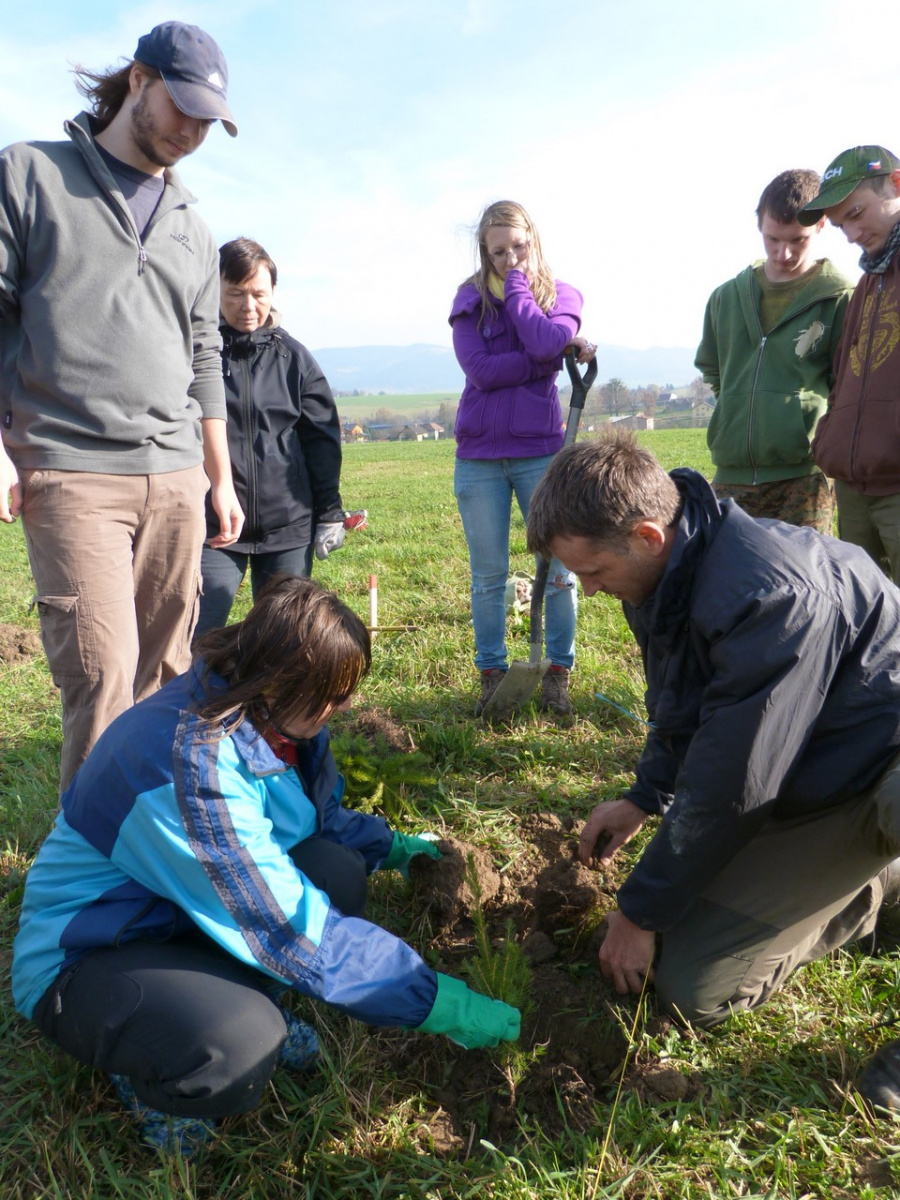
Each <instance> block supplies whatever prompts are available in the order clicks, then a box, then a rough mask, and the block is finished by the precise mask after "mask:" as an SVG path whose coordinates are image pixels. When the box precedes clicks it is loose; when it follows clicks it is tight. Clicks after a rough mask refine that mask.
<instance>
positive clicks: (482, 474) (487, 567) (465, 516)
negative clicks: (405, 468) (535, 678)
mask: <svg viewBox="0 0 900 1200" xmlns="http://www.w3.org/2000/svg"><path fill="white" fill-rule="evenodd" d="M552 457H553V456H552V455H543V456H542V457H540V458H496V459H476V458H458V459H457V460H456V470H455V472H454V477H453V490H454V492H455V493H456V502H457V504H458V505H459V515H460V516H461V517H462V523H463V529H464V530H465V534H466V542H467V543H468V546H469V566H470V568H471V571H472V624H473V625H474V627H475V665H476V667H478V669H479V670H480V671H487V670H490V669H491V668H493V667H501V668H505V667H506V666H507V658H506V581H507V579H508V578H509V526H510V515H511V512H512V498H513V494H515V497H516V500H517V501H518V504H519V509H520V511H521V513H522V516H523V518H526V517H527V516H528V505H529V503H530V501H531V493H532V492H533V491H534V489H535V488H536V487H537V485H538V482H539V481H540V479H541V476H542V475H543V474H544V472H545V471H546V469H547V467H548V465H549V463H550V461H551V459H552ZM577 608H578V597H577V592H576V588H575V576H574V575H572V574H571V573H570V572H569V571H567V570H566V568H565V567H564V566H563V565H562V563H561V562H560V561H559V560H558V559H556V558H554V559H552V560H551V562H550V572H549V575H548V576H547V592H546V596H545V598H544V639H545V643H546V654H547V657H548V658H549V659H550V661H551V662H552V663H553V664H554V665H555V666H559V667H571V666H572V664H573V662H574V661H575V614H576V611H577Z"/></svg>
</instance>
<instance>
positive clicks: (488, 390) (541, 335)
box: [450, 271, 582, 458]
mask: <svg viewBox="0 0 900 1200" xmlns="http://www.w3.org/2000/svg"><path fill="white" fill-rule="evenodd" d="M505 292H506V295H505V297H504V299H503V301H499V300H494V301H493V306H494V314H493V316H491V315H490V314H489V315H488V317H487V319H486V320H485V321H484V323H483V324H482V325H481V327H480V328H479V324H478V322H479V318H480V316H481V296H480V295H479V293H478V289H477V288H476V287H475V286H474V284H471V283H464V284H463V285H462V287H461V288H460V289H459V291H458V292H457V293H456V299H455V300H454V302H453V309H452V311H451V313H450V324H451V326H452V327H453V349H454V350H455V351H456V357H457V359H458V360H459V365H460V366H461V367H462V369H463V371H464V372H465V375H466V386H465V388H464V389H463V394H462V398H461V399H460V402H459V412H458V414H457V417H456V428H455V431H454V432H455V434H456V456H457V458H539V457H541V456H542V455H544V454H555V453H556V451H557V450H559V448H560V447H561V446H562V443H563V432H564V431H563V419H562V410H561V409H560V405H559V396H558V394H557V391H556V375H557V372H558V371H559V370H560V369H561V367H562V352H563V350H564V349H565V347H566V346H567V345H568V343H569V342H570V341H571V340H572V338H573V337H574V336H575V334H576V333H577V332H578V329H579V326H580V325H581V303H582V297H581V293H580V292H578V291H576V290H575V288H573V287H570V286H569V285H568V284H567V283H561V282H560V281H559V280H557V281H556V304H555V305H554V307H553V308H552V309H551V310H550V312H549V313H544V312H543V311H542V310H541V309H540V308H539V306H538V305H537V303H536V302H535V299H534V296H533V295H532V294H531V289H530V288H529V286H528V279H527V278H526V276H525V274H524V273H523V272H522V271H510V273H509V274H508V275H507V277H506V284H505Z"/></svg>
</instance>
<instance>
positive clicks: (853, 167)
mask: <svg viewBox="0 0 900 1200" xmlns="http://www.w3.org/2000/svg"><path fill="white" fill-rule="evenodd" d="M898 169H900V159H898V158H897V156H896V155H895V154H891V152H890V150H885V148H884V146H854V147H853V149H852V150H845V151H844V153H843V154H839V155H838V156H837V158H836V159H835V160H834V162H831V163H829V164H828V166H827V167H826V168H825V173H824V175H823V176H822V178H821V180H820V182H819V194H818V195H817V196H814V197H813V198H812V200H810V202H809V204H806V205H804V206H803V208H801V209H800V212H799V213H798V214H797V220H798V221H799V222H800V224H801V225H815V224H816V222H817V221H820V220H821V219H822V217H823V216H824V215H825V209H826V208H831V207H832V205H835V204H840V202H841V201H842V200H846V199H847V197H848V196H849V195H850V193H851V192H852V191H853V190H854V189H855V188H858V187H859V185H860V184H861V183H862V182H863V180H864V179H874V178H876V176H878V175H890V173H891V172H892V171H896V170H898Z"/></svg>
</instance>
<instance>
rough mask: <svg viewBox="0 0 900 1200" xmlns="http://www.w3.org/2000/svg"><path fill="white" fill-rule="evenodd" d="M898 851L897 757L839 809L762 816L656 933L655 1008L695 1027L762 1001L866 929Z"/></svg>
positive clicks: (870, 927) (899, 792)
mask: <svg viewBox="0 0 900 1200" xmlns="http://www.w3.org/2000/svg"><path fill="white" fill-rule="evenodd" d="M898 855H900V761H898V762H895V764H894V765H893V766H892V767H891V768H889V770H888V771H887V772H886V773H885V775H883V776H882V778H881V780H879V782H878V784H877V785H876V786H875V788H874V789H873V790H872V791H870V792H867V793H865V794H864V795H861V796H860V797H858V798H857V799H855V800H851V801H848V802H847V803H845V804H842V805H840V806H838V807H837V808H833V809H829V810H826V811H825V812H821V813H816V814H813V815H811V816H807V817H800V818H796V819H794V820H788V821H776V820H771V821H769V822H768V823H767V824H766V825H765V826H764V827H763V829H762V831H761V832H760V833H759V834H758V836H757V837H755V838H754V839H753V841H751V842H750V843H748V845H746V846H745V847H744V848H743V850H741V851H740V853H739V854H737V855H736V856H735V857H734V859H732V861H731V862H730V863H729V864H728V865H727V866H726V867H725V869H724V870H723V871H722V873H721V874H720V875H719V876H718V877H717V878H716V879H715V880H714V881H713V883H712V884H711V885H710V886H709V887H708V888H707V889H706V890H705V891H704V892H703V893H702V894H701V895H700V896H699V897H698V898H697V899H696V900H695V901H694V902H693V903H692V904H691V906H690V908H689V909H688V910H687V912H686V913H685V916H684V918H683V919H682V920H681V921H680V922H679V924H678V925H677V926H675V927H674V928H673V929H671V930H669V931H668V932H666V933H664V934H663V936H662V949H661V953H660V959H659V963H658V966H657V971H656V991H657V995H658V996H659V999H660V1003H661V1005H662V1006H663V1007H664V1008H665V1009H666V1010H667V1011H668V1012H670V1013H672V1015H674V1016H677V1017H679V1018H680V1019H682V1020H685V1021H689V1022H691V1024H694V1025H698V1026H701V1027H702V1026H711V1025H716V1024H718V1023H719V1022H720V1021H724V1020H726V1018H727V1017H729V1016H730V1015H731V1013H734V1012H741V1011H744V1010H746V1009H751V1008H755V1007H756V1006H757V1005H759V1004H762V1003H763V1002H764V1001H765V1000H767V999H768V997H769V996H770V995H771V994H772V992H774V991H775V989H776V988H778V987H780V986H781V984H783V983H784V981H785V980H786V979H787V978H788V977H789V976H790V975H791V973H792V972H793V971H795V970H796V969H797V968H798V967H800V966H803V964H804V963H808V962H812V961H813V960H814V959H816V958H821V957H822V956H823V955H825V954H827V953H828V952H829V951H830V950H835V949H837V948H838V947H839V946H843V945H845V944H847V943H849V942H854V941H857V940H858V939H860V938H863V937H866V936H867V935H869V934H871V933H872V931H873V929H874V927H875V921H876V918H877V916H878V909H879V907H880V905H881V897H882V893H883V889H884V882H885V879H886V870H885V868H886V867H887V865H888V864H889V863H890V862H891V861H892V860H893V859H895V858H896V857H898Z"/></svg>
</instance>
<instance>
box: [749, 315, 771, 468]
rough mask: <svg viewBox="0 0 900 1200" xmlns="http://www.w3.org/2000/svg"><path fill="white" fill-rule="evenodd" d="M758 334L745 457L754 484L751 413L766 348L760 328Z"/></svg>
mask: <svg viewBox="0 0 900 1200" xmlns="http://www.w3.org/2000/svg"><path fill="white" fill-rule="evenodd" d="M760 335H761V336H760V342H759V356H758V357H757V360H756V370H755V372H754V373H753V386H752V387H751V388H750V417H749V420H748V421H747V457H748V458H749V460H750V462H751V464H752V465H753V484H754V486H755V485H756V484H757V483H758V482H759V481H758V480H757V478H756V467H757V464H756V460H755V458H754V457H753V414H754V410H755V408H756V389H757V385H758V384H759V375H760V372H761V371H762V361H763V355H764V353H765V350H766V340H767V335H766V334H764V333H762V330H760Z"/></svg>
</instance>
